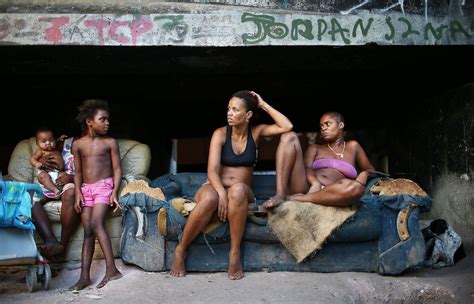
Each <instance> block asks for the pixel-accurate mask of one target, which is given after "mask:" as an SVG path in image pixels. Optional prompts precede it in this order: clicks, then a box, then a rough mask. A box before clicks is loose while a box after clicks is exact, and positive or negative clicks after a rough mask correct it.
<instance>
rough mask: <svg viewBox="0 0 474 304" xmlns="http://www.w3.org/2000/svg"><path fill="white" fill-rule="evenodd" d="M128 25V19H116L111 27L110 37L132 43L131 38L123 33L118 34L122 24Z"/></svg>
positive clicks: (121, 41)
mask: <svg viewBox="0 0 474 304" xmlns="http://www.w3.org/2000/svg"><path fill="white" fill-rule="evenodd" d="M125 25H128V22H127V21H115V22H113V23H112V25H111V26H110V29H109V38H111V39H113V40H115V41H117V42H118V43H121V44H128V43H130V41H129V39H128V38H127V37H125V36H124V35H122V34H117V29H118V28H119V27H121V26H125Z"/></svg>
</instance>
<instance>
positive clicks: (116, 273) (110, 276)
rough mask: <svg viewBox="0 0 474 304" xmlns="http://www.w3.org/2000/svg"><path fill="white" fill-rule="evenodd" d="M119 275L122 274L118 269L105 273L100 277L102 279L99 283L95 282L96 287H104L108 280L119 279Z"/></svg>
mask: <svg viewBox="0 0 474 304" xmlns="http://www.w3.org/2000/svg"><path fill="white" fill-rule="evenodd" d="M121 277H123V275H122V274H121V273H120V271H118V270H115V271H114V272H113V273H111V274H107V273H106V274H105V276H104V278H103V279H102V281H100V283H99V284H97V286H96V288H102V287H104V286H105V285H107V283H109V282H110V281H113V280H118V279H120V278H121Z"/></svg>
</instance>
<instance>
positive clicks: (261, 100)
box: [250, 91, 266, 108]
mask: <svg viewBox="0 0 474 304" xmlns="http://www.w3.org/2000/svg"><path fill="white" fill-rule="evenodd" d="M250 94H252V95H253V96H254V97H255V98H257V101H258V107H259V108H261V107H263V105H265V104H266V102H265V101H264V100H263V99H262V97H261V96H260V95H259V94H258V93H255V92H254V91H250Z"/></svg>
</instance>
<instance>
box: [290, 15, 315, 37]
mask: <svg viewBox="0 0 474 304" xmlns="http://www.w3.org/2000/svg"><path fill="white" fill-rule="evenodd" d="M300 25H302V26H304V30H302V29H298V27H299V26H300ZM312 31H313V24H312V23H311V20H308V19H306V20H303V19H296V20H293V22H292V23H291V39H293V40H298V35H301V36H303V37H304V38H306V39H308V40H313V39H314V35H313V33H312Z"/></svg>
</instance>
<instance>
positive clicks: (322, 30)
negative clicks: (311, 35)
mask: <svg viewBox="0 0 474 304" xmlns="http://www.w3.org/2000/svg"><path fill="white" fill-rule="evenodd" d="M327 29H328V24H327V23H326V21H324V19H318V40H319V41H321V39H322V36H323V35H324V33H326V30H327Z"/></svg>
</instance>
